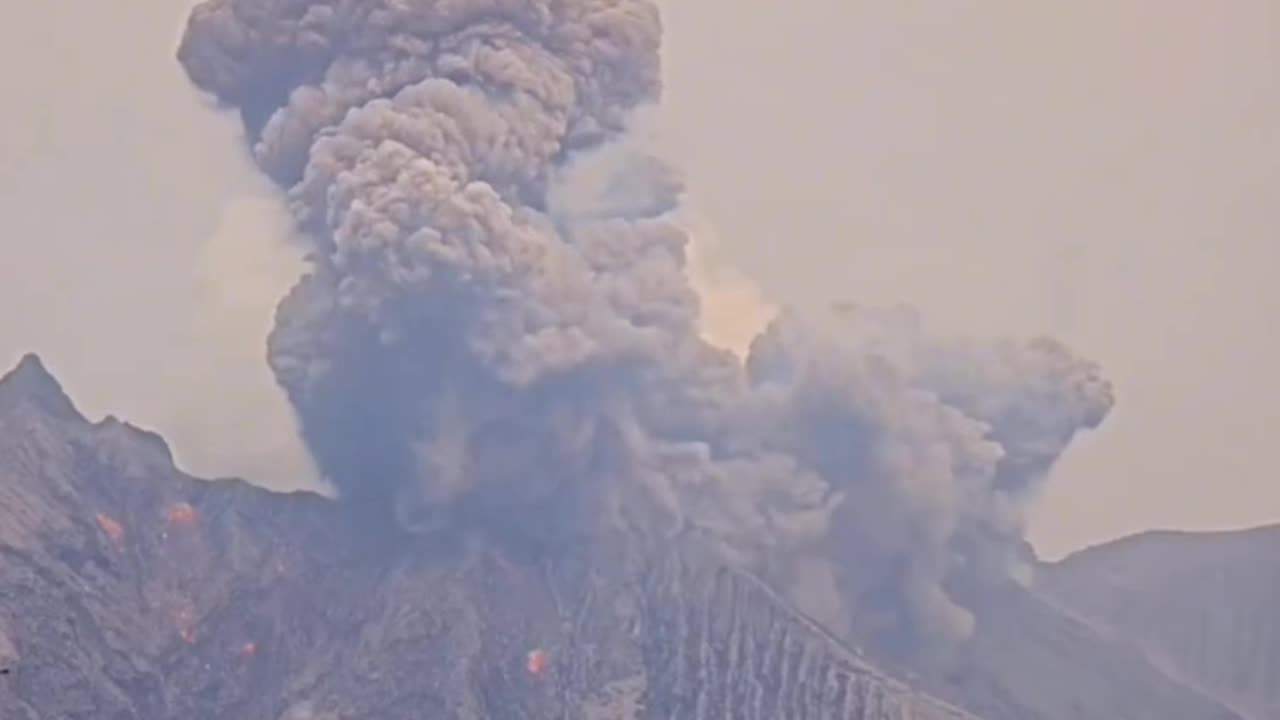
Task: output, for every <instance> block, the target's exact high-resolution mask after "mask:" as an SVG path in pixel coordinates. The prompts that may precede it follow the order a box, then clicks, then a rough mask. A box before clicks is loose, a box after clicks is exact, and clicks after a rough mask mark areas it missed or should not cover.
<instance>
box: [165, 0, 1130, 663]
mask: <svg viewBox="0 0 1280 720" xmlns="http://www.w3.org/2000/svg"><path fill="white" fill-rule="evenodd" d="M661 30H662V28H661V22H660V19H659V16H658V12H657V9H656V7H655V6H653V5H652V4H651V3H650V2H647V1H646V0H542V1H535V2H528V1H524V0H522V1H520V2H515V1H513V0H452V1H445V0H440V1H437V2H417V3H403V2H390V1H383V2H377V1H372V0H362V1H360V2H354V1H353V2H330V3H321V2H305V1H300V0H210V1H209V2H205V3H204V4H202V5H200V6H199V7H198V8H197V9H196V10H195V11H194V12H193V14H192V16H191V19H190V23H189V26H188V28H187V33H186V35H185V37H184V39H183V43H182V45H181V48H180V51H179V57H180V59H181V61H182V62H183V64H184V66H185V68H186V70H187V72H188V74H189V76H190V77H191V79H192V80H193V81H194V82H195V83H196V84H197V85H198V86H199V87H201V88H203V89H204V90H206V91H208V92H210V93H213V94H214V95H215V96H217V97H218V98H219V99H220V100H221V101H223V102H224V103H228V104H230V105H232V106H234V107H237V108H238V109H239V110H240V112H241V115H242V118H243V119H244V122H245V127H246V131H247V133H248V137H249V140H250V142H251V144H252V148H253V154H254V157H255V159H256V160H257V162H258V164H259V166H260V167H261V168H262V170H263V171H264V172H265V173H266V174H267V175H268V176H270V177H271V178H272V179H273V180H275V181H276V182H277V183H279V184H280V185H281V186H282V187H283V188H284V189H285V190H286V191H287V195H288V199H289V203H290V209H291V211H292V214H293V217H294V219H295V222H296V224H297V227H298V230H299V231H300V232H301V233H302V235H303V236H304V237H305V238H306V239H307V242H308V243H309V250H310V262H311V271H310V272H309V273H308V274H307V275H306V276H305V277H304V278H303V279H302V280H301V281H300V282H299V283H298V285H297V286H296V287H295V288H294V289H293V290H292V291H291V292H290V293H289V294H288V296H287V297H286V298H284V299H283V300H282V302H281V303H280V306H279V309H278V312H277V317H276V325H275V328H274V330H273V331H272V333H271V337H270V340H269V362H270V365H271V368H272V369H273V370H274V372H275V375H276V377H277V379H278V381H279V383H280V384H281V385H282V386H283V387H284V389H285V390H286V392H287V394H288V396H289V398H290V400H291V401H292V403H293V406H294V408H295V410H296V412H297V414H298V417H299V419H300V422H301V425H302V431H303V434H304V436H305V439H306V441H307V443H308V446H309V447H310V448H311V451H312V453H313V455H314V456H315V458H316V460H317V462H318V464H319V466H320V467H321V469H322V471H323V472H324V474H325V476H326V478H327V479H328V480H330V481H331V482H332V483H333V484H334V486H335V487H336V488H338V491H339V494H340V495H341V496H342V497H343V498H344V500H345V501H346V502H350V503H353V504H365V505H369V506H371V507H373V508H375V509H376V510H377V511H379V512H385V513H387V514H388V515H389V516H390V517H394V518H395V520H396V521H397V523H398V525H399V527H400V528H402V529H404V530H407V531H410V532H427V531H438V530H441V529H445V528H447V527H448V526H449V525H451V524H454V523H459V522H470V521H471V520H472V519H474V518H477V517H491V515H490V514H491V513H493V512H495V511H502V517H504V518H516V519H517V520H518V524H519V525H520V526H521V527H520V528H519V529H520V530H521V531H529V532H534V533H538V532H542V533H548V532H550V533H554V534H562V533H565V532H568V533H573V532H576V531H587V530H589V529H590V527H591V526H592V525H593V524H597V523H598V522H600V521H599V520H598V519H597V518H599V517H601V516H602V515H601V511H604V510H607V509H608V508H609V506H610V505H609V504H610V503H611V502H613V503H616V502H618V498H619V497H633V496H631V495H627V494H625V493H622V492H621V491H620V488H626V489H628V491H630V490H631V489H637V488H638V489H641V490H642V491H643V492H644V493H646V496H647V497H648V498H649V499H650V500H651V501H653V503H654V504H655V506H656V507H660V508H663V509H664V510H665V516H664V517H665V518H666V519H667V520H669V522H667V523H665V524H664V529H665V530H666V531H667V532H672V533H693V534H699V535H702V536H704V537H705V538H707V539H708V540H710V541H712V542H714V543H716V544H717V545H718V546H719V547H721V548H723V550H724V551H725V553H726V554H727V555H728V556H730V557H732V558H734V559H735V560H736V561H738V562H741V563H744V564H747V565H749V566H751V567H753V568H755V569H756V570H757V571H758V572H760V573H761V574H763V575H765V576H767V577H770V578H773V579H774V580H777V581H779V583H780V584H782V583H785V584H786V586H790V587H793V588H798V590H796V594H797V595H799V596H801V597H797V600H798V601H800V602H801V603H802V604H807V606H809V607H817V608H822V610H821V611H820V612H821V613H822V614H823V616H824V619H826V620H827V621H828V622H829V623H831V624H832V625H833V626H837V627H839V626H845V625H848V624H849V622H850V618H851V617H852V616H854V615H857V616H858V617H859V618H863V617H872V616H874V615H875V614H876V613H878V612H881V610H882V609H883V610H884V611H885V612H886V613H887V620H886V621H885V626H886V627H887V628H889V630H888V631H889V632H892V633H906V634H908V635H909V636H910V637H911V638H912V639H913V640H916V641H921V642H935V641H945V642H953V641H955V640H958V639H962V638H963V637H965V636H966V635H967V633H968V631H969V629H970V626H971V623H972V620H971V617H970V615H969V614H968V612H967V611H966V610H964V609H963V608H960V607H958V606H957V605H956V604H955V603H954V602H953V601H952V600H951V599H950V596H949V594H948V593H947V590H946V587H947V581H948V579H949V578H951V577H953V576H955V575H956V574H965V573H968V574H982V573H989V572H1000V573H1004V572H1007V571H1008V570H1009V569H1010V567H1011V566H1010V563H1011V562H1012V559H1013V558H1014V557H1015V551H1016V549H1017V548H1019V547H1020V544H1021V538H1022V531H1023V522H1024V520H1023V514H1022V513H1023V508H1024V506H1025V504H1026V503H1027V502H1028V500H1029V498H1031V497H1033V496H1034V492H1035V489H1036V488H1037V487H1038V485H1039V483H1040V482H1042V480H1043V478H1044V476H1045V475H1046V473H1047V471H1048V469H1049V468H1050V467H1051V466H1052V464H1053V462H1054V460H1055V459H1056V458H1057V457H1058V455H1059V454H1061V452H1062V451H1063V450H1064V448H1065V447H1066V445H1067V444H1068V443H1069V442H1070V440H1071V438H1072V437H1073V436H1074V434H1075V433H1076V432H1077V431H1079V430H1081V429H1083V428H1089V427H1094V426H1096V425H1097V424H1098V423H1099V422H1101V420H1102V418H1103V417H1104V416H1105V415H1106V413H1107V411H1108V410H1109V408H1110V405H1111V395H1110V388H1109V386H1108V385H1107V383H1106V382H1105V381H1104V380H1103V379H1101V378H1100V376H1099V374H1098V371H1097V369H1096V368H1095V367H1093V366H1092V365H1090V364H1088V363H1085V362H1084V361H1082V360H1080V359H1078V358H1076V357H1074V356H1072V355H1071V354H1070V353H1069V352H1068V351H1067V350H1066V349H1065V348H1062V347H1061V346H1059V345H1057V344H1055V343H1053V342H1051V341H1047V340H1044V341H1033V342H1025V343H1023V342H995V343H976V342H962V341H948V340H938V339H935V338H930V337H929V336H927V335H926V334H925V333H924V332H923V331H922V330H921V329H920V326H919V325H920V324H919V322H918V321H917V320H916V319H915V318H914V317H913V316H911V315H910V313H908V312H904V311H889V312H876V311H870V310H864V309H858V308H843V309H837V310H835V311H833V312H831V313H827V314H824V315H823V316H820V317H807V316H801V315H800V314H798V313H795V312H783V313H781V314H780V315H779V316H778V317H777V318H776V319H775V320H774V321H773V322H772V323H771V324H770V325H769V327H768V328H767V329H766V330H765V331H764V332H763V333H761V334H760V335H759V336H758V337H757V338H756V339H755V341H754V342H753V343H752V344H751V347H750V351H749V353H748V355H747V357H746V358H745V361H744V360H741V359H739V358H738V357H737V356H735V355H734V354H732V353H730V352H727V351H724V350H721V349H718V348H716V347H714V346H712V345H710V344H708V343H707V342H706V341H704V340H703V339H702V337H701V336H700V332H701V327H700V314H701V309H700V299H699V297H698V294H697V293H696V292H695V290H694V288H693V287H692V286H691V284H690V281H689V279H688V274H687V270H688V267H687V266H688V259H689V258H688V252H689V242H690V238H689V235H688V233H687V232H686V230H685V228H684V227H683V225H682V223H681V222H680V219H679V216H678V212H677V211H678V210H679V208H680V206H681V203H682V199H683V194H684V193H683V183H682V180H681V177H680V174H679V173H678V172H677V171H676V170H675V169H674V168H673V167H672V166H671V165H670V164H668V163H667V162H665V161H664V160H663V159H662V158H661V157H660V155H659V154H658V153H656V152H654V151H653V149H652V144H651V143H649V142H647V141H646V139H645V137H644V133H643V129H644V127H645V125H646V115H645V112H646V111H647V109H648V108H649V107H650V106H651V105H652V104H653V103H656V102H657V101H658V100H659V99H660V91H661V87H660V65H659V50H660V41H661V34H662V32H661ZM603 516H606V517H607V516H608V513H604V515H603ZM801 560H803V562H801ZM797 568H800V569H802V570H803V573H802V575H803V576H802V577H801V575H800V574H798V573H799V571H798V570H796V569H797ZM815 595H821V596H822V597H820V598H818V597H814V596H815Z"/></svg>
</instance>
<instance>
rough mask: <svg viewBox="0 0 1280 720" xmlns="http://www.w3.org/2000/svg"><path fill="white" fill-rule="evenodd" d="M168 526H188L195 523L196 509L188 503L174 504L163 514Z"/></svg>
mask: <svg viewBox="0 0 1280 720" xmlns="http://www.w3.org/2000/svg"><path fill="white" fill-rule="evenodd" d="M165 517H166V518H167V519H168V521H169V524H170V525H179V524H181V525H190V524H192V523H194V522H195V521H196V509H195V508H193V507H191V505H190V504H189V503H184V502H180V503H176V504H174V505H173V506H172V507H170V508H169V512H167V513H166V514H165Z"/></svg>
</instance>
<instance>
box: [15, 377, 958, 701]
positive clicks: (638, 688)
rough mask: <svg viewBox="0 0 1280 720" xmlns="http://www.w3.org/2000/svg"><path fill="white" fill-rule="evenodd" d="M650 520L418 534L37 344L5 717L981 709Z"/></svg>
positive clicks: (18, 482) (25, 409) (22, 436)
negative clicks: (544, 543) (563, 532)
mask: <svg viewBox="0 0 1280 720" xmlns="http://www.w3.org/2000/svg"><path fill="white" fill-rule="evenodd" d="M652 542H653V541H652V540H651V539H648V536H646V535H645V534H643V533H634V534H629V533H627V532H625V531H622V530H614V531H613V532H611V533H609V534H600V535H598V536H596V537H593V538H590V541H583V542H577V543H573V544H570V545H564V546H558V547H556V548H555V549H554V552H550V551H549V550H548V549H547V548H537V547H530V546H529V544H528V543H517V542H504V541H502V540H499V539H495V538H493V537H491V536H490V535H486V534H482V533H478V532H473V533H470V534H457V535H452V536H449V537H439V536H437V537H423V538H411V537H406V536H404V535H401V534H399V533H398V531H395V530H392V529H388V528H386V527H384V526H383V525H382V524H381V523H376V522H374V521H372V520H371V519H370V518H369V517H365V516H362V514H361V512H360V510H359V508H352V507H346V506H342V505H339V504H338V503H335V502H332V501H329V500H327V499H325V498H322V497H318V496H315V495H310V494H306V493H296V494H292V495H278V494H272V493H268V492H265V491H262V490H259V489H256V488H253V487H250V486H248V485H246V484H244V483H242V482H238V481H219V482H214V483H211V482H206V481H201V480H197V479H194V478H191V477H187V476H185V475H183V474H182V473H180V472H178V471H177V470H176V469H175V468H174V466H173V462H172V458H171V456H170V454H169V451H168V448H167V447H166V445H165V444H164V442H163V441H162V440H161V439H160V438H158V437H157V436H155V435H153V434H150V433H147V432H144V431H141V430H139V429H137V428H134V427H131V426H129V425H127V424H125V423H122V422H119V421H117V420H114V419H110V418H109V419H107V420H104V421H102V422H100V423H96V424H93V423H90V422H88V421H87V420H85V419H84V418H83V417H82V416H81V415H80V414H79V413H78V412H77V411H76V410H75V408H74V406H73V405H72V403H71V401H70V400H69V399H68V398H67V397H66V395H65V394H64V393H63V392H62V390H61V388H60V387H59V386H58V384H57V382H56V381H55V380H54V378H53V377H52V376H50V375H49V374H48V372H47V371H46V370H45V369H44V367H43V366H42V365H41V363H40V361H39V360H38V359H37V358H35V357H34V356H28V357H27V358H24V360H23V361H22V363H21V364H20V365H19V367H18V368H17V369H16V370H15V371H13V372H12V373H10V374H9V375H8V376H6V377H5V378H4V379H3V380H0V661H3V662H5V663H7V664H8V665H9V666H11V667H13V673H12V674H11V675H9V676H7V677H2V678H0V717H4V718H6V720H9V719H10V718H12V719H13V720H34V719H35V718H53V717H57V718H68V719H74V718H86V719H87V718H94V719H99V718H110V719H112V720H116V719H118V720H125V719H127V718H137V719H139V720H142V719H145V720H165V719H167V718H228V717H234V718H247V719H254V718H263V719H265V720H277V719H281V720H319V719H321V718H324V719H336V718H349V717H360V718H371V719H373V720H378V719H387V720H390V719H396V720H399V719H400V718H409V717H431V718H494V719H501V718H583V720H628V719H631V718H662V719H664V720H665V719H668V718H687V719H690V720H694V719H699V718H711V717H718V718H723V717H733V718H742V719H743V720H751V719H753V718H759V719H762V720H763V719H765V718H769V719H770V720H772V719H775V718H797V719H802V718H814V719H819V718H820V719H824V720H825V719H832V720H907V719H908V718H910V719H911V720H949V719H956V720H959V719H961V718H967V717H969V716H968V715H965V714H964V713H962V712H960V711H958V710H955V709H952V708H950V707H948V706H946V705H944V704H943V703H940V702H938V701H935V700H932V699H930V698H929V697H927V696H924V695H922V694H920V693H918V692H915V691H912V690H911V689H909V688H908V687H906V686H904V685H903V684H901V683H899V682H896V681H894V680H891V679H890V678H888V677H887V676H886V675H884V674H883V673H881V672H879V671H878V670H876V669H875V668H873V667H872V666H871V665H869V664H868V663H867V662H866V661H864V660H863V659H862V658H860V657H859V656H858V655H857V654H856V653H855V652H853V651H851V650H850V649H848V648H847V647H845V646H844V645H842V644H841V643H839V642H838V641H836V640H834V639H833V638H831V637H830V636H829V635H827V634H826V633H825V632H823V631H822V630H821V629H820V628H818V627H817V626H816V625H814V624H813V623H812V622H810V621H808V620H807V619H805V618H804V617H803V616H801V615H800V614H799V613H797V612H795V611H794V610H793V609H791V608H790V607H789V606H788V605H787V604H786V603H784V602H782V601H780V600H779V599H778V598H777V597H776V596H775V595H774V594H773V593H772V592H770V591H769V590H768V589H767V588H765V587H764V586H763V585H761V584H760V583H759V582H757V581H755V580H754V579H752V578H750V577H748V576H744V575H741V574H737V573H734V572H730V571H728V570H724V569H717V568H718V567H719V566H718V565H717V564H715V563H714V562H713V561H711V560H710V559H707V558H708V556H706V555H704V554H703V553H702V552H701V551H700V548H699V547H697V546H696V545H693V544H690V543H686V544H682V545H681V546H679V547H673V546H655V545H652V544H651V543H652ZM535 649H537V650H541V651H543V652H544V653H545V654H546V657H548V658H549V659H550V662H549V665H548V667H547V669H546V670H545V672H541V673H534V672H531V670H530V669H529V668H527V667H526V658H527V656H528V653H529V652H530V651H532V650H535Z"/></svg>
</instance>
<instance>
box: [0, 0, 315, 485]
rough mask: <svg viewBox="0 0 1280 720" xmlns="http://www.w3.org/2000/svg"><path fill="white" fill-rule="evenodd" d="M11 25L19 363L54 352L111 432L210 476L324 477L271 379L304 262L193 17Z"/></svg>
mask: <svg viewBox="0 0 1280 720" xmlns="http://www.w3.org/2000/svg"><path fill="white" fill-rule="evenodd" d="M5 7H6V9H5V10H4V11H3V13H0V18H3V19H2V20H0V97H3V98H5V109H4V112H3V113H0V250H2V251H3V253H4V262H3V263H0V362H3V363H4V364H5V365H9V364H11V363H12V362H13V361H15V360H16V359H17V357H18V355H20V354H21V353H22V352H24V351H27V350H36V351H38V352H39V353H40V354H41V356H42V357H44V359H45V360H46V362H47V363H48V364H49V366H50V368H51V369H52V371H53V372H54V373H55V374H56V375H58V377H59V378H60V379H61V380H62V381H63V382H64V383H65V384H66V385H67V386H68V388H67V389H68V391H69V392H70V393H71V395H72V397H73V398H74V399H75V401H76V402H77V404H78V405H80V407H81V409H82V410H84V411H85V412H87V413H88V414H90V415H91V416H93V417H95V418H96V417H98V416H101V415H102V414H104V413H108V412H109V413H113V414H116V415H119V416H121V417H123V418H125V419H127V420H130V421H132V422H135V423H138V424H141V425H146V426H150V427H157V428H159V429H161V430H162V431H163V432H164V434H165V435H166V437H167V438H168V439H169V440H170V442H171V444H172V445H173V446H174V448H175V450H176V451H177V454H178V459H179V461H180V463H181V464H182V465H183V466H184V467H185V468H187V469H189V470H192V471H194V472H198V473H200V474H219V473H222V474H245V475H248V476H250V477H253V478H255V479H257V480H259V481H261V482H266V483H273V484H277V485H280V486H289V485H294V484H296V483H297V480H298V478H300V477H305V476H306V475H307V474H309V472H310V469H309V467H308V463H307V461H306V456H305V454H304V453H303V452H302V449H301V444H300V443H299V442H298V441H297V439H296V433H295V431H294V429H293V424H292V422H291V421H292V416H291V414H290V412H289V410H288V406H287V404H286V402H285V401H284V398H283V396H282V395H281V394H280V392H279V391H278V389H277V388H276V386H275V383H274V381H273V379H272V377H271V373H270V371H269V370H268V368H267V366H266V349H265V345H264V344H265V338H266V332H267V329H268V328H269V327H270V325H271V317H272V312H273V311H274V307H275V303H276V302H277V300H278V299H279V297H280V295H281V294H282V293H283V292H285V291H286V290H287V289H288V287H289V286H290V285H291V284H292V282H293V279H294V277H295V276H296V274H297V271H298V267H299V264H298V260H297V258H296V257H294V256H293V254H291V253H290V251H289V248H288V246H287V245H286V244H284V243H283V242H281V239H282V238H286V237H287V234H286V233H285V228H286V227H287V225H286V220H285V219H284V218H283V216H282V210H281V206H280V205H279V203H278V202H277V201H276V200H275V199H274V198H273V197H271V196H270V195H269V191H268V189H267V184H266V182H265V181H263V180H261V179H260V178H259V176H258V174H257V173H256V172H255V171H254V170H252V169H251V167H250V166H249V162H248V159H247V157H245V156H244V155H243V154H242V153H241V143H240V140H239V135H238V132H239V126H238V123H237V119H236V118H235V117H232V116H229V115H226V114H220V113H217V112H214V111H213V110H211V109H210V108H209V107H207V106H206V104H205V101H204V100H203V99H202V98H200V97H199V96H198V95H197V94H196V93H195V92H194V91H193V90H191V89H190V87H189V84H188V82H187V80H186V77H185V75H184V74H183V71H182V68H181V67H180V66H179V64H178V62H177V60H176V59H175V58H174V49H175V47H176V44H177V41H178V38H179V37H180V36H181V27H182V24H183V22H184V21H185V18H186V14H187V11H188V3H186V2H183V1H182V0H178V1H177V2H174V1H172V0H144V1H140V2H126V3H99V2H91V1H89V0H47V1H45V2H38V3H13V4H7V5H6V6H5Z"/></svg>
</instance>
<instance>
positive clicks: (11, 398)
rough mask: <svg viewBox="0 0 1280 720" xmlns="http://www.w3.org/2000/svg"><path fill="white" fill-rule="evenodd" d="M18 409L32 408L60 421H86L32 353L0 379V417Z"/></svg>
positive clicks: (41, 362)
mask: <svg viewBox="0 0 1280 720" xmlns="http://www.w3.org/2000/svg"><path fill="white" fill-rule="evenodd" d="M21 405H32V406H35V407H37V408H39V409H40V410H42V411H44V412H46V413H49V414H50V415H53V416H56V417H59V418H62V419H67V420H80V421H84V419H85V418H84V416H83V415H81V414H80V411H79V410H77V409H76V406H75V403H73V402H72V401H71V398H70V397H69V396H68V395H67V393H66V392H65V391H64V390H63V389H62V384H61V383H59V382H58V380H57V378H55V377H54V376H53V373H51V372H49V369H48V368H47V367H45V364H44V361H43V360H41V359H40V356H39V355H37V354H35V353H30V352H29V353H27V354H25V355H23V356H22V359H21V360H19V361H18V364H17V365H16V366H15V367H14V368H13V369H12V370H10V371H9V372H8V373H6V374H5V375H4V376H3V377H0V414H7V413H10V412H12V411H13V410H14V409H15V408H17V407H19V406H21Z"/></svg>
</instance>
